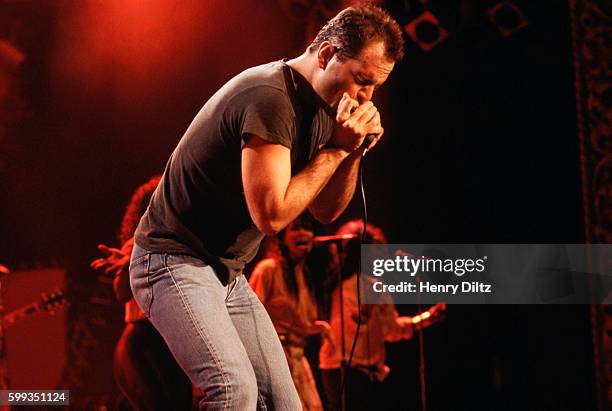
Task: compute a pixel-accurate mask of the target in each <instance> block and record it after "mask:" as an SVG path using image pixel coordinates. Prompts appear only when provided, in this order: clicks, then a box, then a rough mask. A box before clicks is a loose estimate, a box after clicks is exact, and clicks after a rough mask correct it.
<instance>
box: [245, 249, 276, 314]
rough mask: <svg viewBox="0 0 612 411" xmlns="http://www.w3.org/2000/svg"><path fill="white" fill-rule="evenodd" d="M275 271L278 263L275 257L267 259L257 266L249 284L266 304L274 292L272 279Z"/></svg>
mask: <svg viewBox="0 0 612 411" xmlns="http://www.w3.org/2000/svg"><path fill="white" fill-rule="evenodd" d="M275 271H276V264H275V261H274V259H265V260H262V261H260V262H259V263H258V264H257V265H256V266H255V268H254V269H253V273H252V274H251V278H250V279H249V285H250V286H251V288H252V289H253V291H254V292H255V294H257V297H259V300H260V301H261V302H262V303H264V304H265V303H266V301H267V299H268V297H270V296H271V294H272V280H273V278H274V272H275Z"/></svg>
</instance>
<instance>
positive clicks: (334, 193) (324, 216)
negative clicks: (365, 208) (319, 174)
mask: <svg viewBox="0 0 612 411" xmlns="http://www.w3.org/2000/svg"><path fill="white" fill-rule="evenodd" d="M361 153H362V150H361V149H360V150H356V151H353V152H352V153H351V154H350V155H349V156H348V157H347V158H345V159H344V160H343V161H342V164H340V166H338V168H337V169H336V171H335V172H334V174H333V175H332V177H331V178H330V179H329V181H328V183H327V184H326V185H325V187H323V189H322V190H321V192H320V193H319V195H318V196H317V197H316V198H315V200H314V201H313V203H312V204H311V206H310V212H311V213H312V214H313V215H314V216H315V218H316V219H317V220H319V221H321V222H322V223H325V224H328V223H331V222H332V221H334V220H335V219H336V218H338V217H339V216H340V214H342V212H343V211H344V210H345V209H346V207H347V206H348V204H349V202H350V201H351V199H352V198H353V195H354V194H355V186H356V182H357V174H358V170H359V162H360V161H361Z"/></svg>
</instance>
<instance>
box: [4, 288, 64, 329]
mask: <svg viewBox="0 0 612 411" xmlns="http://www.w3.org/2000/svg"><path fill="white" fill-rule="evenodd" d="M67 303H68V301H67V300H66V296H65V295H64V290H62V289H61V288H56V289H55V290H53V291H51V292H45V293H42V294H41V295H40V299H39V300H38V301H34V302H32V303H30V304H28V305H26V306H24V307H21V308H19V309H17V310H14V311H11V312H10V313H8V314H6V315H5V316H4V317H2V322H3V325H4V327H5V328H7V327H10V326H11V325H13V324H15V323H16V322H18V321H20V320H22V319H24V318H26V317H29V316H31V315H33V314H36V313H37V312H39V311H46V312H48V313H50V314H53V313H54V312H55V310H56V309H57V308H59V307H61V306H63V305H65V304H67Z"/></svg>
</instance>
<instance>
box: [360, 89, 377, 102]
mask: <svg viewBox="0 0 612 411" xmlns="http://www.w3.org/2000/svg"><path fill="white" fill-rule="evenodd" d="M373 94H374V86H367V87H363V88H361V90H359V93H357V101H359V104H363V103H365V102H366V101H370V100H372V95H373Z"/></svg>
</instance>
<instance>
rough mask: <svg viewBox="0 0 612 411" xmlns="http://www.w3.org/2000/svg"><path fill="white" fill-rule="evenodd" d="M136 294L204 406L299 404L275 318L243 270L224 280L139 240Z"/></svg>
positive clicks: (134, 270) (291, 406) (296, 406)
mask: <svg viewBox="0 0 612 411" xmlns="http://www.w3.org/2000/svg"><path fill="white" fill-rule="evenodd" d="M130 283H131V287H132V291H133V293H134V298H135V299H136V301H137V302H138V304H139V305H140V307H141V308H142V309H143V311H144V312H145V315H146V316H147V317H148V318H149V320H150V321H151V323H152V324H153V325H154V326H155V328H157V330H158V331H159V332H160V334H161V335H162V336H163V338H164V340H165V341H166V343H167V344H168V347H169V348H170V351H172V354H173V355H174V357H175V358H176V360H177V362H178V363H179V365H180V366H181V368H182V369H183V370H184V371H185V373H186V374H187V375H188V376H189V378H190V379H191V381H192V382H193V384H194V385H196V386H197V387H198V388H200V389H202V390H203V391H204V393H205V397H204V399H203V400H202V401H201V403H200V409H202V410H204V409H206V410H241V411H242V410H253V409H256V408H258V409H263V410H268V409H269V410H291V411H293V410H300V409H301V403H300V399H299V397H298V394H297V391H296V389H295V386H294V385H293V381H292V379H291V374H290V372H289V367H288V366H287V360H286V359H285V354H284V352H283V348H282V346H281V344H280V340H279V338H278V335H277V334H276V331H275V329H274V326H273V325H272V321H271V320H270V317H269V316H268V313H267V312H266V310H265V308H264V306H263V305H262V304H261V302H260V301H259V299H258V298H257V296H256V295H255V293H254V292H253V290H251V287H250V286H249V284H248V283H247V281H246V279H245V278H244V276H243V275H240V276H238V277H237V278H236V279H235V280H234V281H232V282H230V283H229V284H228V285H227V286H224V285H223V284H222V283H221V281H219V279H218V278H217V275H216V274H215V272H214V270H213V269H212V268H211V267H210V266H209V265H207V264H205V263H204V262H202V261H201V260H199V259H197V258H194V257H190V256H185V255H176V254H160V253H150V252H148V251H147V250H144V249H143V248H141V247H139V246H138V245H134V251H133V252H132V261H131V263H130Z"/></svg>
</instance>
